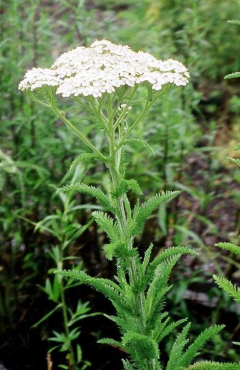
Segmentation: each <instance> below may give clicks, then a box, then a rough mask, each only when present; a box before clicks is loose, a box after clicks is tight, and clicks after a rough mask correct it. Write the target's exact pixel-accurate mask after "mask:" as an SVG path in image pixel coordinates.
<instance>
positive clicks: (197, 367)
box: [186, 361, 240, 370]
mask: <svg viewBox="0 0 240 370" xmlns="http://www.w3.org/2000/svg"><path fill="white" fill-rule="evenodd" d="M239 369H240V363H238V364H229V363H225V364H224V363H220V362H209V361H202V362H196V364H193V365H191V366H189V367H188V368H187V369H186V370H239Z"/></svg>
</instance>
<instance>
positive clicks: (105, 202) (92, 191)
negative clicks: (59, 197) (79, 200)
mask: <svg viewBox="0 0 240 370" xmlns="http://www.w3.org/2000/svg"><path fill="white" fill-rule="evenodd" d="M70 191H71V192H80V193H83V194H87V195H91V196H92V197H94V198H96V199H97V200H98V201H99V202H100V203H101V204H102V206H103V207H104V208H106V209H107V210H109V211H112V212H114V211H115V208H114V207H113V206H112V204H111V203H110V201H109V199H108V197H107V195H105V194H104V193H103V192H102V190H100V189H98V188H96V187H95V186H88V185H85V184H81V183H80V184H72V185H66V186H63V187H62V188H59V189H58V190H57V193H66V192H70Z"/></svg>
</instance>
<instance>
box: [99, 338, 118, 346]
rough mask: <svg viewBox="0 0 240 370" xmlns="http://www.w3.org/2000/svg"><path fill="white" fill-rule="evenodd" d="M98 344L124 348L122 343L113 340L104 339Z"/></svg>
mask: <svg viewBox="0 0 240 370" xmlns="http://www.w3.org/2000/svg"><path fill="white" fill-rule="evenodd" d="M97 343H100V344H109V345H110V346H116V347H120V348H123V346H122V343H121V342H118V341H117V340H114V339H111V338H102V339H99V340H98V341H97Z"/></svg>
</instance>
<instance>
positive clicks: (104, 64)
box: [19, 40, 189, 98]
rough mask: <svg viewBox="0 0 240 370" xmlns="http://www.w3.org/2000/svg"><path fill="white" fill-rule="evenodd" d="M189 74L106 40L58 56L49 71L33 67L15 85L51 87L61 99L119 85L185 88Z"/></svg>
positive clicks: (173, 64) (107, 90)
mask: <svg viewBox="0 0 240 370" xmlns="http://www.w3.org/2000/svg"><path fill="white" fill-rule="evenodd" d="M188 78H189V73H188V70H187V69H186V68H185V67H184V66H183V64H182V63H180V62H177V61H176V60H172V59H169V60H166V61H161V60H157V59H156V58H154V57H153V56H152V55H150V54H148V53H143V52H141V51H139V52H138V53H136V52H134V51H132V50H131V49H130V48H129V47H128V46H122V45H115V44H113V43H111V42H110V41H108V40H102V41H95V42H94V43H93V44H92V45H91V46H90V47H89V48H85V47H78V48H76V49H74V50H71V51H69V52H67V53H64V54H62V55H61V56H60V57H59V58H58V59H57V60H56V62H55V63H54V64H53V66H52V67H51V68H50V69H41V68H33V69H32V70H30V71H28V72H27V73H26V75H25V77H24V79H23V80H22V81H21V82H20V84H19V89H20V90H31V91H33V90H35V89H38V88H41V87H42V86H55V87H56V88H57V90H56V93H57V94H61V95H62V96H63V97H69V96H81V95H83V96H93V97H95V98H97V97H101V96H102V94H104V93H113V92H114V91H115V89H116V88H118V87H120V86H130V87H133V86H135V85H136V84H141V83H149V84H151V85H152V88H153V90H157V91H158V90H161V89H162V87H163V86H164V85H166V84H174V85H176V86H185V85H186V84H187V83H188Z"/></svg>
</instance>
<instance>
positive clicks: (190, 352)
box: [181, 325, 225, 367]
mask: <svg viewBox="0 0 240 370" xmlns="http://www.w3.org/2000/svg"><path fill="white" fill-rule="evenodd" d="M224 327H225V325H214V326H211V327H210V328H207V329H205V330H204V331H203V332H202V333H201V334H200V335H199V336H198V337H197V338H196V339H195V341H194V342H193V343H192V344H191V345H190V346H189V348H188V349H187V351H186V353H185V354H184V356H183V358H182V361H181V365H182V366H184V367H186V366H189V365H190V363H191V361H192V360H193V358H194V357H196V356H197V355H198V351H199V349H200V348H201V347H202V346H203V345H204V344H205V343H206V342H207V341H208V340H209V339H210V338H211V337H213V336H214V335H216V334H217V333H219V332H220V331H221V330H222V329H223V328H224Z"/></svg>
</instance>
